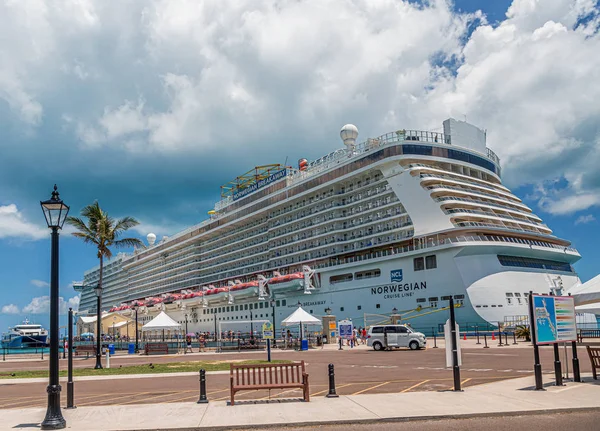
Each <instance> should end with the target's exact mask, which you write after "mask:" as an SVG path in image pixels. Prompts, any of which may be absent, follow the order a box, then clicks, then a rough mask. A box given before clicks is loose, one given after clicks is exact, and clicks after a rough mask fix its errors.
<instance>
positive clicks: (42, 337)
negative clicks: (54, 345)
mask: <svg viewBox="0 0 600 431" xmlns="http://www.w3.org/2000/svg"><path fill="white" fill-rule="evenodd" d="M8 329H9V330H8V332H6V333H4V334H2V347H3V348H7V349H23V348H31V347H46V346H47V345H48V344H47V340H48V331H46V330H45V329H44V328H42V325H38V324H35V323H29V321H28V320H27V319H25V321H24V322H23V323H22V324H20V325H16V326H14V327H13V328H8Z"/></svg>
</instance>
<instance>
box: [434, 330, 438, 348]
mask: <svg viewBox="0 0 600 431" xmlns="http://www.w3.org/2000/svg"><path fill="white" fill-rule="evenodd" d="M433 348H434V349H437V348H438V346H437V339H436V337H435V332H434V333H433Z"/></svg>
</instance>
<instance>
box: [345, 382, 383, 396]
mask: <svg viewBox="0 0 600 431" xmlns="http://www.w3.org/2000/svg"><path fill="white" fill-rule="evenodd" d="M388 383H391V382H383V383H381V384H379V385H375V386H371V387H370V388H367V389H363V390H362V391H358V392H354V393H353V394H352V395H358V394H362V393H363V392H367V391H370V390H371V389H375V388H379V387H381V386H383V385H387V384H388Z"/></svg>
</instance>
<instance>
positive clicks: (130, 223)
mask: <svg viewBox="0 0 600 431" xmlns="http://www.w3.org/2000/svg"><path fill="white" fill-rule="evenodd" d="M139 224H140V222H139V221H137V220H136V219H135V218H133V217H123V218H121V219H119V220H118V221H117V223H116V224H115V227H114V229H115V236H116V237H118V236H119V235H120V234H121V233H122V232H124V231H126V230H128V229H131V228H132V227H134V226H137V225H139Z"/></svg>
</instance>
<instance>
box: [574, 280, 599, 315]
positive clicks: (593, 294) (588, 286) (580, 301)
mask: <svg viewBox="0 0 600 431" xmlns="http://www.w3.org/2000/svg"><path fill="white" fill-rule="evenodd" d="M568 294H569V295H571V296H572V297H573V298H575V306H579V305H587V304H596V305H597V307H598V308H600V275H597V276H595V277H594V278H592V279H591V280H588V281H586V282H585V283H583V284H580V285H578V286H573V287H571V288H570V289H569V290H568ZM588 312H589V311H588Z"/></svg>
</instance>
